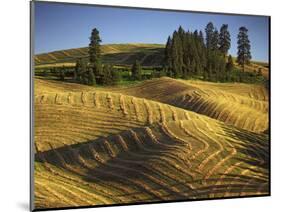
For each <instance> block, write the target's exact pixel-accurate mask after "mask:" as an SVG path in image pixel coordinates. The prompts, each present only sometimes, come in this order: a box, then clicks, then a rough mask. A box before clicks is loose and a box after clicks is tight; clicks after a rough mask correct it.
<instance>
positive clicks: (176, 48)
mask: <svg viewBox="0 0 281 212" xmlns="http://www.w3.org/2000/svg"><path fill="white" fill-rule="evenodd" d="M230 45H231V38H230V33H229V31H228V25H227V24H223V25H222V26H221V28H220V30H219V31H218V30H217V29H216V28H215V27H214V25H213V23H212V22H209V23H208V24H207V26H206V28H205V38H204V35H203V32H202V31H198V30H195V31H194V32H191V31H187V32H186V31H185V30H184V29H183V28H182V27H181V26H180V27H179V28H178V30H176V31H174V33H173V35H172V36H169V37H168V40H167V43H166V48H165V59H164V64H163V67H164V70H165V72H166V75H167V76H170V77H175V78H184V79H187V78H190V77H191V76H194V75H199V76H203V78H204V79H205V80H209V81H229V80H231V72H232V71H233V68H234V63H233V59H232V57H231V55H229V56H227V55H228V51H229V49H230ZM250 59H251V52H250V41H249V39H248V35H247V29H246V28H245V27H241V28H240V29H239V34H238V57H237V62H238V64H239V65H241V66H242V67H243V70H244V67H245V64H248V63H249V62H250ZM239 80H240V79H239Z"/></svg>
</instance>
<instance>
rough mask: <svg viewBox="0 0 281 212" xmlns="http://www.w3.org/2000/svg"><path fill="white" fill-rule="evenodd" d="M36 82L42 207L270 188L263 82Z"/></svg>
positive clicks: (38, 194) (213, 195) (255, 191)
mask: <svg viewBox="0 0 281 212" xmlns="http://www.w3.org/2000/svg"><path fill="white" fill-rule="evenodd" d="M34 85H35V87H34V91H35V93H34V95H35V96H34V115H35V132H34V138H35V146H34V148H35V206H36V208H57V207H74V206H88V205H103V204H120V203H137V202H159V201H170V200H181V199H182V200H183V199H185V200H194V199H205V198H220V197H239V196H249V195H254V196H258V195H267V194H268V193H269V190H268V188H269V184H268V183H269V178H268V176H269V173H268V171H269V170H268V167H269V137H268V134H267V132H268V107H269V106H268V92H267V90H266V89H265V88H264V87H263V86H262V85H256V84H243V83H211V82H203V81H198V80H197V81H196V80H181V79H172V78H169V77H162V78H159V79H152V80H145V81H143V82H141V83H138V84H136V85H128V86H108V87H92V86H87V85H81V84H76V83H68V82H62V81H58V80H49V79H48V80H47V79H44V78H37V77H36V78H35V80H34Z"/></svg>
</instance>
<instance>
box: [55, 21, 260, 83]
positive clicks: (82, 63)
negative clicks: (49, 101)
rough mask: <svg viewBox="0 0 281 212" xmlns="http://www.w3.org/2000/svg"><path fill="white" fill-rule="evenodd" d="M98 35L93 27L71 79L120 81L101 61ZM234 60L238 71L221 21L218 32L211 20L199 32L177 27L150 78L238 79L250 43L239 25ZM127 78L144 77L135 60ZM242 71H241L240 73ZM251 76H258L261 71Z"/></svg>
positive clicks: (118, 74) (62, 72) (62, 76)
mask: <svg viewBox="0 0 281 212" xmlns="http://www.w3.org/2000/svg"><path fill="white" fill-rule="evenodd" d="M101 42H102V40H101V37H100V34H99V31H98V29H97V28H94V29H93V30H92V32H91V36H90V43H89V49H88V53H89V60H86V59H82V58H80V59H77V61H76V65H75V69H74V71H73V72H72V73H73V79H74V81H75V82H78V83H82V84H87V85H96V84H98V85H116V84H118V82H119V81H121V80H122V75H121V72H120V70H117V69H116V68H114V66H113V65H108V64H102V60H101ZM237 44H238V51H237V63H238V64H239V65H240V66H241V67H242V72H240V71H237V69H235V68H234V61H233V58H232V56H231V55H230V54H228V51H229V49H230V47H231V37H230V32H229V30H228V25H227V24H223V25H222V26H221V27H220V30H219V31H218V30H217V28H215V26H214V25H213V23H212V22H209V23H208V24H207V25H206V27H205V33H203V32H202V31H198V30H195V31H185V30H184V29H183V28H182V27H181V26H180V27H179V28H178V29H177V30H175V31H174V32H173V34H172V36H169V37H168V39H167V42H166V46H165V51H164V61H163V65H162V68H161V67H160V68H159V67H157V68H153V70H152V72H151V75H150V78H152V77H153V78H154V77H162V76H169V77H173V78H183V79H190V78H192V77H194V76H197V77H200V79H203V80H207V81H220V82H226V81H239V82H242V81H243V80H244V78H245V77H246V76H247V75H246V73H245V65H247V64H249V63H250V60H251V51H250V49H251V45H250V40H249V37H248V30H247V28H246V27H240V28H239V33H238V36H237ZM129 72H130V80H138V81H139V80H143V79H147V78H148V77H147V76H144V74H143V69H142V67H141V64H140V62H139V61H138V60H136V61H135V62H134V64H132V66H131V70H130V71H129ZM66 73H67V72H65V70H64V68H62V69H59V72H58V74H59V75H58V76H59V79H61V80H64V79H65V76H66ZM243 73H245V74H243ZM254 74H255V75H257V76H258V75H261V70H259V72H258V73H254Z"/></svg>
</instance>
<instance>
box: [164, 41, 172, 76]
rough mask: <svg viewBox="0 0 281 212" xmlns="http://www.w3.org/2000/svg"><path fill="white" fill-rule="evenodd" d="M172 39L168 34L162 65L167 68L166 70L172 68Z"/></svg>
mask: <svg viewBox="0 0 281 212" xmlns="http://www.w3.org/2000/svg"><path fill="white" fill-rule="evenodd" d="M171 51H172V39H171V37H170V36H169V37H168V40H167V43H166V48H165V58H164V61H165V62H164V66H165V67H166V68H167V72H168V71H170V70H171V68H172V55H171Z"/></svg>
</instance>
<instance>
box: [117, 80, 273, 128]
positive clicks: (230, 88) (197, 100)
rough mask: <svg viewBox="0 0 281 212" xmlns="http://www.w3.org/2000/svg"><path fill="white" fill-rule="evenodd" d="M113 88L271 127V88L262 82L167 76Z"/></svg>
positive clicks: (244, 123)
mask: <svg viewBox="0 0 281 212" xmlns="http://www.w3.org/2000/svg"><path fill="white" fill-rule="evenodd" d="M112 91H114V92H118V93H124V94H128V95H132V96H137V97H141V98H147V99H152V100H155V101H159V102H163V103H167V104H170V105H173V106H176V107H179V108H183V109H187V110H190V111H194V112H197V113H200V114H204V115H206V116H209V117H211V118H214V119H217V120H220V121H222V122H225V123H227V124H231V125H234V126H236V127H239V128H243V129H246V130H250V131H253V132H263V131H265V130H267V129H268V92H267V90H266V89H265V88H264V87H263V86H262V85H253V84H251V85H250V84H242V83H235V84H234V83H209V82H202V81H190V80H176V79H171V78H168V77H164V78H160V79H154V80H150V81H146V82H144V83H142V84H140V85H137V86H132V87H128V88H123V89H113V90H112Z"/></svg>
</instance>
